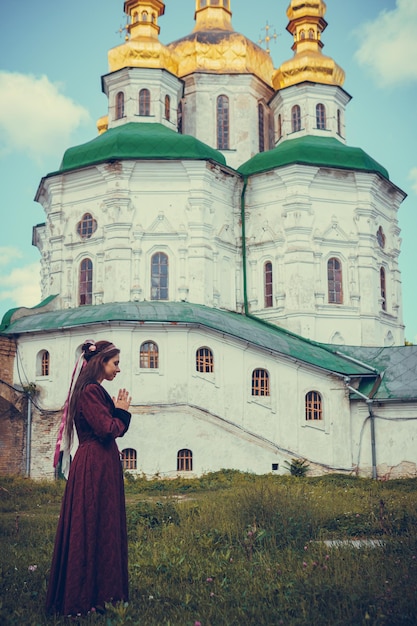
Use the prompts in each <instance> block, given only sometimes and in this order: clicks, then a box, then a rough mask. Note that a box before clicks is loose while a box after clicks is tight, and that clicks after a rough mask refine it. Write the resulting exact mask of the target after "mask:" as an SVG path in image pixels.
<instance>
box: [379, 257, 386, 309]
mask: <svg viewBox="0 0 417 626" xmlns="http://www.w3.org/2000/svg"><path fill="white" fill-rule="evenodd" d="M379 284H380V291H381V300H382V304H381V306H382V310H383V311H386V310H387V290H386V284H385V269H384V268H383V267H381V269H380V270H379Z"/></svg>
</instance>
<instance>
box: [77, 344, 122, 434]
mask: <svg viewBox="0 0 417 626" xmlns="http://www.w3.org/2000/svg"><path fill="white" fill-rule="evenodd" d="M90 346H91V343H85V344H84V345H83V346H82V348H81V349H82V351H83V353H84V358H85V360H86V361H87V365H85V366H84V367H83V369H82V370H81V372H80V375H79V377H78V380H77V382H76V383H75V386H74V390H73V392H72V396H71V400H70V404H69V408H68V416H67V423H66V426H65V429H66V433H67V436H68V437H69V438H70V441H71V440H72V432H73V428H74V419H75V415H76V413H77V406H78V401H79V399H80V395H81V392H82V390H83V389H84V387H86V386H87V385H89V384H90V383H97V382H98V381H99V380H100V379H101V378H102V377H103V375H104V366H105V364H106V363H107V361H109V360H110V359H112V358H113V357H115V356H116V355H117V354H119V352H120V350H119V348H116V346H114V347H113V348H111V346H113V344H112V343H111V342H110V341H97V343H95V344H94V346H95V350H91V348H90Z"/></svg>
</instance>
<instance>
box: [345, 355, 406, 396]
mask: <svg viewBox="0 0 417 626" xmlns="http://www.w3.org/2000/svg"><path fill="white" fill-rule="evenodd" d="M339 350H340V352H343V354H346V355H348V356H350V357H353V358H355V359H358V360H359V361H362V362H364V361H365V362H366V363H367V364H369V365H371V366H373V367H375V368H376V369H377V370H378V371H379V372H381V373H382V376H381V380H380V381H379V384H378V386H375V387H374V384H373V382H372V381H371V382H363V383H362V384H361V386H360V387H359V391H360V392H361V393H363V394H364V395H366V396H369V395H371V396H372V398H373V399H374V400H376V401H378V400H397V401H398V400H403V401H410V400H414V401H415V400H417V346H390V347H378V348H371V347H367V346H339ZM352 398H355V395H352Z"/></svg>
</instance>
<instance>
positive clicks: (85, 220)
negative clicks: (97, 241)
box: [77, 213, 97, 239]
mask: <svg viewBox="0 0 417 626" xmlns="http://www.w3.org/2000/svg"><path fill="white" fill-rule="evenodd" d="M96 230H97V222H96V220H95V219H94V218H93V216H92V215H91V213H84V215H83V216H82V218H81V220H80V221H79V222H78V224H77V233H78V234H79V236H80V237H81V239H90V237H91V236H92V235H93V233H95V232H96Z"/></svg>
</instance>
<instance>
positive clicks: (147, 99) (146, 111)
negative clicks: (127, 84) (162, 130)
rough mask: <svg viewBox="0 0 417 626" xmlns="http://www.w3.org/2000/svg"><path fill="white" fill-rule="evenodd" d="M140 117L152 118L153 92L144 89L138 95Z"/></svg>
mask: <svg viewBox="0 0 417 626" xmlns="http://www.w3.org/2000/svg"><path fill="white" fill-rule="evenodd" d="M138 104H139V115H141V116H143V117H150V115H151V92H150V91H149V89H147V88H146V87H143V88H142V89H141V90H140V91H139V94H138Z"/></svg>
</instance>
